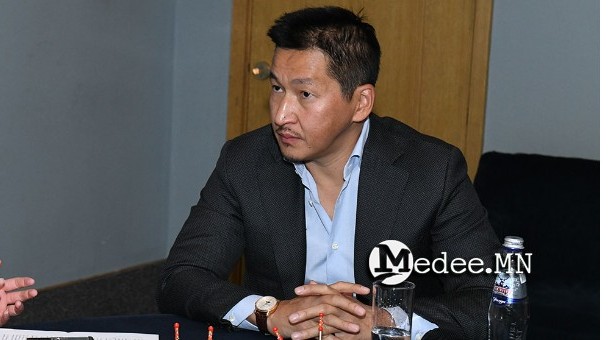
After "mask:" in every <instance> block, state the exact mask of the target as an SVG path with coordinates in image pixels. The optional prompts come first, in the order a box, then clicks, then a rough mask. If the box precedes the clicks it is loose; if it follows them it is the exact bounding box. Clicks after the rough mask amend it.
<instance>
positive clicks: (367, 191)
mask: <svg viewBox="0 0 610 340" xmlns="http://www.w3.org/2000/svg"><path fill="white" fill-rule="evenodd" d="M403 153H404V150H402V149H401V148H400V147H399V146H398V145H397V144H396V143H395V142H394V141H393V140H392V139H391V138H389V137H387V136H386V135H384V131H383V127H382V126H381V124H380V122H379V118H378V117H376V116H371V128H370V131H369V136H368V139H367V142H366V145H365V147H364V152H363V156H362V164H361V168H360V180H359V184H358V209H357V212H356V235H355V249H357V251H355V254H354V273H355V279H356V282H357V283H360V284H363V285H365V286H367V287H370V286H371V284H372V281H373V280H372V276H371V275H370V273H369V264H368V260H369V253H370V252H371V250H372V249H373V248H374V247H375V246H376V245H377V244H378V243H379V242H381V241H384V240H387V239H389V237H390V235H391V233H392V230H393V229H394V228H395V226H396V223H397V221H396V218H397V217H396V214H397V211H398V208H399V204H400V202H401V201H402V197H403V195H404V190H405V187H406V184H407V179H408V177H409V175H408V172H407V171H406V170H405V169H403V168H400V167H397V166H395V165H394V161H395V160H396V159H397V158H398V157H399V156H400V155H402V154H403Z"/></svg>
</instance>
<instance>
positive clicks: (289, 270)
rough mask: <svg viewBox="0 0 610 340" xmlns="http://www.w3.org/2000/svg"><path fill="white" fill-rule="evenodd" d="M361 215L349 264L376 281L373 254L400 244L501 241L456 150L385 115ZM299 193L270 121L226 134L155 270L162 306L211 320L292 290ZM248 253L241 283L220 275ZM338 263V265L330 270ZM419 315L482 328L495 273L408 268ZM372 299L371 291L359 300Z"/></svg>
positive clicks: (375, 136) (426, 250) (300, 227)
mask: <svg viewBox="0 0 610 340" xmlns="http://www.w3.org/2000/svg"><path fill="white" fill-rule="evenodd" d="M370 119H371V126H370V131H369V136H368V139H367V141H366V144H365V148H364V152H363V156H362V163H361V171H360V181H359V188H358V207H357V213H356V214H357V216H356V231H355V232H356V234H355V254H354V272H355V279H356V282H357V283H360V284H362V285H364V286H368V287H371V285H372V281H373V277H372V276H371V275H370V273H369V269H368V257H369V253H370V251H371V250H372V249H373V248H374V247H375V246H376V245H377V244H378V243H379V242H381V241H384V240H387V239H395V240H399V241H401V242H403V243H405V244H406V245H407V246H408V247H409V248H410V250H411V252H412V253H413V256H414V258H416V259H417V258H421V257H426V258H428V259H430V260H431V261H432V260H433V259H435V258H437V257H441V252H447V258H448V260H451V259H452V258H456V257H461V258H465V259H470V258H473V257H478V258H482V259H483V260H484V261H485V262H486V265H487V266H490V267H491V263H493V253H494V252H496V251H497V250H498V247H499V243H498V240H497V237H496V235H495V234H494V232H493V231H492V228H491V227H490V225H489V222H488V220H487V215H486V212H485V210H484V208H483V207H482V206H481V204H480V202H479V200H478V197H477V195H476V193H475V191H474V189H473V186H472V184H471V182H470V180H469V179H468V176H467V173H466V164H465V161H464V158H463V156H462V154H461V152H460V151H459V150H458V149H457V148H455V147H453V146H451V145H449V144H447V143H445V142H442V141H440V140H438V139H436V138H432V137H429V136H425V135H422V134H420V133H418V132H417V131H415V130H413V129H412V128H410V127H408V126H406V125H404V124H402V123H400V122H398V121H396V120H394V119H392V118H380V117H378V116H375V115H371V118H370ZM304 204H305V203H304V189H303V186H302V184H301V179H300V177H299V176H298V175H297V174H296V173H295V170H294V166H293V165H292V164H291V163H289V162H286V161H285V160H284V159H283V158H282V155H281V154H280V151H279V147H278V145H277V143H276V141H275V139H274V136H273V133H272V130H271V127H270V126H265V127H263V128H260V129H258V130H255V131H253V132H250V133H247V134H244V135H242V136H240V137H238V138H236V139H234V140H231V141H228V142H227V143H226V144H225V145H224V147H223V149H222V151H221V155H220V158H219V159H218V162H217V165H216V168H215V169H214V171H213V173H212V175H211V176H210V178H209V180H208V182H207V184H206V185H205V187H204V188H203V190H202V191H201V196H200V200H199V202H198V203H197V205H195V206H194V207H192V209H191V213H190V216H189V217H188V219H187V221H186V222H185V224H184V226H183V228H182V230H181V232H180V234H179V235H178V237H177V239H176V241H175V243H174V245H173V247H172V249H171V251H170V254H169V256H168V259H167V264H166V267H165V270H164V273H163V275H162V278H161V287H160V294H159V306H160V309H161V311H163V312H169V313H176V314H181V315H186V316H187V317H190V318H193V319H199V320H205V321H208V322H220V320H221V318H222V317H223V316H224V315H225V314H226V313H227V312H228V311H229V310H230V309H231V308H232V307H233V306H234V305H235V304H236V303H237V302H239V301H240V300H241V299H242V298H244V297H246V296H248V295H251V294H259V295H273V296H275V297H277V298H279V299H289V298H292V297H294V296H295V295H294V292H293V289H294V288H295V287H296V286H299V285H302V284H303V283H304V277H305V258H306V255H305V253H306V244H305V217H304ZM242 254H243V255H245V260H246V274H245V282H244V285H243V286H237V285H234V284H231V283H229V282H228V281H227V280H226V279H227V277H228V275H229V273H230V272H231V270H232V269H233V267H234V265H235V263H236V262H237V261H238V259H239V258H240V256H241V255H242ZM337 270H341V268H337ZM409 280H410V281H413V282H414V283H415V284H416V285H417V287H416V290H415V296H416V298H415V302H414V304H415V312H416V313H418V314H420V315H421V316H423V317H424V318H426V319H428V320H430V321H432V322H435V323H437V324H438V325H439V326H440V328H441V330H439V331H437V332H434V333H430V334H429V335H430V337H433V335H434V334H436V335H438V336H440V335H442V334H444V333H446V334H450V335H449V337H453V338H455V337H464V338H469V339H476V338H483V337H485V336H486V335H485V334H486V333H485V332H486V327H487V307H488V305H489V301H490V296H491V285H492V283H493V277H492V276H490V275H468V274H461V275H454V274H431V273H429V274H427V275H418V274H416V273H412V274H411V276H410V277H409ZM362 300H363V302H365V303H369V304H370V296H367V297H363V298H362Z"/></svg>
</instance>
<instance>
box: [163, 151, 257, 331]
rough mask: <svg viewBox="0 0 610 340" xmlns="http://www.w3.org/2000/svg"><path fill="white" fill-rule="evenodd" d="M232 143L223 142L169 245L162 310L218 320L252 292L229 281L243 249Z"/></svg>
mask: <svg viewBox="0 0 610 340" xmlns="http://www.w3.org/2000/svg"><path fill="white" fill-rule="evenodd" d="M230 145H231V142H227V143H226V144H225V146H224V147H223V149H222V151H221V155H220V157H219V160H218V162H217V165H216V168H215V169H214V171H213V172H212V174H211V176H210V178H209V179H208V182H207V184H206V185H205V187H204V188H203V189H202V191H201V194H200V199H199V202H198V203H197V205H195V206H193V207H192V208H191V212H190V215H189V217H188V219H187V220H186V222H185V224H184V226H183V228H182V230H181V231H180V233H179V235H178V237H177V238H176V241H175V243H174V245H173V247H172V248H171V250H170V253H169V256H168V258H167V262H166V265H165V269H164V271H163V273H162V277H161V282H160V288H159V295H158V302H159V308H160V310H161V312H163V313H174V314H180V315H185V316H187V317H189V318H191V319H196V320H206V321H209V322H220V321H221V318H222V316H223V315H224V314H225V313H226V312H228V311H229V310H230V309H231V308H232V307H233V306H234V305H235V304H236V303H237V302H239V301H240V300H241V299H242V298H244V297H246V296H248V295H251V294H253V292H251V291H249V290H248V289H246V288H244V287H241V286H238V285H235V284H232V283H230V282H229V281H227V279H228V276H229V274H230V272H231V270H232V269H233V267H234V265H235V264H236V263H237V261H238V260H239V258H240V256H241V255H242V252H243V249H244V230H243V223H242V220H241V214H240V208H239V204H238V202H237V199H236V198H235V195H234V192H233V188H232V185H233V184H232V183H231V182H230V181H229V180H228V177H227V167H226V162H227V160H228V157H227V153H228V150H229V149H230Z"/></svg>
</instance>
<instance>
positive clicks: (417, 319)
mask: <svg viewBox="0 0 610 340" xmlns="http://www.w3.org/2000/svg"><path fill="white" fill-rule="evenodd" d="M385 310H386V311H388V313H390V315H392V319H394V324H395V325H396V326H397V327H400V328H403V329H404V328H408V327H409V318H408V316H407V313H405V311H404V310H402V308H398V307H390V308H385ZM411 322H412V324H411V339H414V340H421V339H422V338H423V337H424V334H426V333H427V332H428V331H431V330H433V329H435V328H438V326H437V325H436V324H435V323H432V322H430V321H428V320H426V319H424V318H422V317H421V316H419V315H417V313H413V319H412V320H411Z"/></svg>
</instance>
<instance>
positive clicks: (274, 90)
mask: <svg viewBox="0 0 610 340" xmlns="http://www.w3.org/2000/svg"><path fill="white" fill-rule="evenodd" d="M271 90H273V92H281V91H282V88H281V87H279V86H278V85H271Z"/></svg>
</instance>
